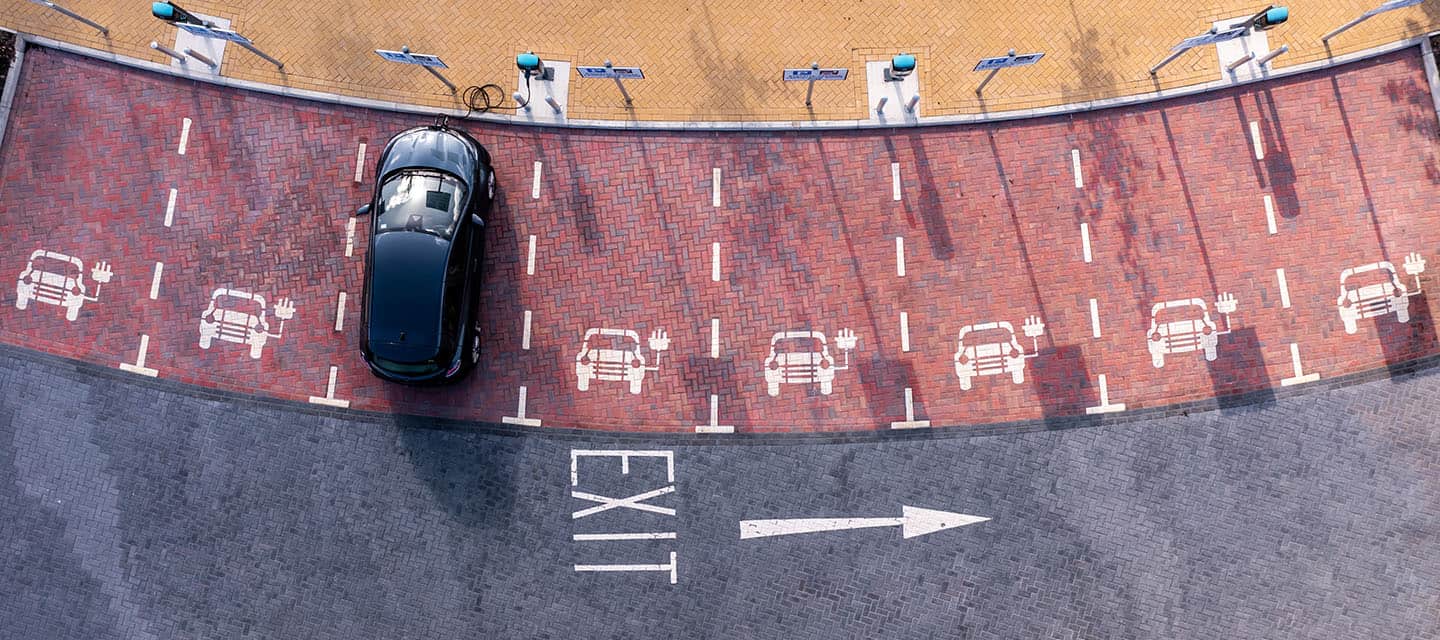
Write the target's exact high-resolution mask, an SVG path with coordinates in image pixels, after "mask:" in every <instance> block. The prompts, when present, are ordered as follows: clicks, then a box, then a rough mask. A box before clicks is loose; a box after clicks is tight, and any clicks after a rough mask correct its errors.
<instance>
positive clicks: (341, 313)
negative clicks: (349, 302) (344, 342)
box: [335, 291, 345, 331]
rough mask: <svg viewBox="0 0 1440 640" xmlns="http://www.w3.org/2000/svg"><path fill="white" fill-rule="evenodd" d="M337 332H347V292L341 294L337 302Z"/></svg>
mask: <svg viewBox="0 0 1440 640" xmlns="http://www.w3.org/2000/svg"><path fill="white" fill-rule="evenodd" d="M335 330H336V331H344V330H345V292H344V291H341V292H340V297H339V299H338V300H336V301H335Z"/></svg>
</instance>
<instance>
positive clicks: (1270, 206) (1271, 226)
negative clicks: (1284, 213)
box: [1265, 195, 1276, 236]
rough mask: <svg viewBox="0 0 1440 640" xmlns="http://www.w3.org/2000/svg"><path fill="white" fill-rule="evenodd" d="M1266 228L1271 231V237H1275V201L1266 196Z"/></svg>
mask: <svg viewBox="0 0 1440 640" xmlns="http://www.w3.org/2000/svg"><path fill="white" fill-rule="evenodd" d="M1265 228H1266V229H1268V230H1269V231H1270V235H1272V236H1273V235H1275V233H1276V229H1275V199H1274V198H1271V197H1270V196H1269V195H1266V196H1265Z"/></svg>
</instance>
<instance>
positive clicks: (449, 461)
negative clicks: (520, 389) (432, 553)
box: [375, 416, 525, 534]
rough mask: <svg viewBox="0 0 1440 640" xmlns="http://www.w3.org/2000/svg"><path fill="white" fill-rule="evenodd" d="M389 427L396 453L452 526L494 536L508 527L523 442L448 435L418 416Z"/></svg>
mask: <svg viewBox="0 0 1440 640" xmlns="http://www.w3.org/2000/svg"><path fill="white" fill-rule="evenodd" d="M391 424H392V426H393V427H394V429H395V433H396V438H395V442H394V447H395V449H397V450H398V451H396V452H395V453H398V454H399V456H398V457H399V458H400V459H401V460H404V461H405V462H407V463H409V465H410V471H411V473H413V474H414V476H415V478H417V479H419V480H420V481H421V482H423V483H424V485H425V486H426V487H427V488H428V489H429V490H430V494H431V495H432V496H433V497H434V498H435V500H434V502H435V504H438V505H440V506H442V507H444V509H445V512H446V513H447V514H449V515H450V517H451V518H453V519H454V521H455V522H457V523H459V524H460V525H462V526H464V527H466V528H467V529H481V530H491V531H494V532H496V533H497V534H499V533H503V532H504V531H505V530H506V529H507V528H508V527H510V526H513V524H514V517H513V515H514V513H515V505H516V501H517V494H516V492H515V485H516V484H517V483H516V480H515V476H516V475H517V474H518V473H519V471H520V470H519V465H518V463H517V458H518V456H519V453H520V450H521V448H522V447H523V446H524V442H525V440H524V439H523V438H499V437H494V436H484V435H481V434H479V433H475V432H468V431H463V430H459V429H451V428H449V427H448V424H447V423H446V422H444V421H441V420H436V419H432V418H425V417H420V416H395V418H394V421H393V422H392V423H391ZM375 472H376V473H381V474H383V473H386V472H387V470H384V469H377V470H376V471H375Z"/></svg>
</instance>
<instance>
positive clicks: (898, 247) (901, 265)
mask: <svg viewBox="0 0 1440 640" xmlns="http://www.w3.org/2000/svg"><path fill="white" fill-rule="evenodd" d="M895 275H897V276H900V277H901V278H903V277H905V238H904V236H895Z"/></svg>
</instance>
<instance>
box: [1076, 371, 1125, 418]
mask: <svg viewBox="0 0 1440 640" xmlns="http://www.w3.org/2000/svg"><path fill="white" fill-rule="evenodd" d="M1124 410H1125V403H1123V402H1119V403H1116V404H1110V386H1109V385H1107V384H1106V383H1105V374H1103V373H1102V374H1100V406H1098V407H1085V413H1086V414H1089V415H1092V416H1093V415H1095V414H1097V413H1116V412H1119V411H1124Z"/></svg>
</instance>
